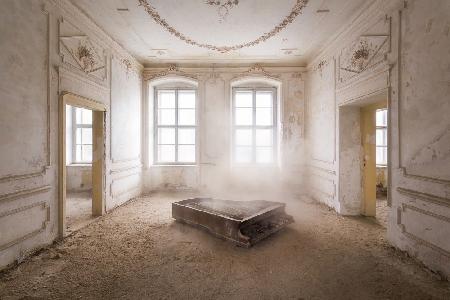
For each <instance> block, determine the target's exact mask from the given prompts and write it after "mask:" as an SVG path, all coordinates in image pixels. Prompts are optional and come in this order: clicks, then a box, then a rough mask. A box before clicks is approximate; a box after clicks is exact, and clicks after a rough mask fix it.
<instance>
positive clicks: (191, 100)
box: [178, 91, 195, 108]
mask: <svg viewBox="0 0 450 300" xmlns="http://www.w3.org/2000/svg"><path fill="white" fill-rule="evenodd" d="M178 107H179V108H195V91H179V92H178Z"/></svg>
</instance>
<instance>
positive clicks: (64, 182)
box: [58, 93, 106, 238]
mask: <svg viewBox="0 0 450 300" xmlns="http://www.w3.org/2000/svg"><path fill="white" fill-rule="evenodd" d="M105 112H106V107H105V105H104V104H102V103H99V102H96V101H94V100H91V99H87V98H84V97H81V96H77V95H74V94H71V93H63V94H62V96H61V100H60V107H59V128H60V133H59V134H60V140H59V148H60V151H59V154H60V161H59V163H60V168H59V178H60V182H59V193H60V197H59V199H60V201H59V222H58V223H59V226H58V231H59V237H60V238H63V237H65V236H66V235H67V234H70V233H71V232H73V231H76V230H78V229H79V228H81V227H83V226H84V225H86V224H88V223H90V220H91V219H92V218H93V217H97V216H101V215H103V214H104V212H105V179H104V178H105V146H104V145H105Z"/></svg>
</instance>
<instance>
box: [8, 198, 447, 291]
mask: <svg viewBox="0 0 450 300" xmlns="http://www.w3.org/2000/svg"><path fill="white" fill-rule="evenodd" d="M191 196H193V195H192V194H171V193H160V194H153V195H150V196H149V197H143V198H139V199H137V200H135V201H132V202H130V203H128V204H127V205H124V206H122V207H120V208H118V209H115V210H114V211H112V212H111V213H110V214H108V215H106V216H104V217H102V218H99V219H98V220H97V221H95V222H93V223H91V224H90V225H88V226H87V227H85V228H82V229H80V230H79V231H77V232H76V233H75V234H73V235H72V236H70V237H68V238H67V239H65V240H64V242H63V243H61V244H58V245H55V246H52V247H49V248H48V249H46V250H44V251H41V252H40V253H39V254H38V255H36V256H34V257H32V258H31V259H29V260H27V261H25V262H24V263H22V264H20V265H19V266H18V267H16V268H14V269H12V270H10V271H6V272H3V273H1V275H0V299H9V298H11V299H22V298H28V299H31V298H30V297H34V298H33V299H38V298H39V299H40V298H42V299H49V298H51V299H72V298H77V299H78V298H83V299H119V298H122V299H143V298H145V299H450V284H449V282H447V281H441V280H440V279H439V276H438V275H435V274H433V273H432V272H431V271H428V270H427V269H425V268H424V267H422V266H421V265H419V264H418V263H416V262H415V261H414V260H413V259H411V258H409V257H407V256H406V255H405V254H403V253H401V252H399V251H397V250H394V249H393V248H392V247H390V246H389V245H388V244H387V242H386V240H385V233H386V230H385V228H383V227H382V226H380V225H379V224H378V222H377V221H376V220H375V219H374V218H363V217H342V216H338V215H337V214H336V213H335V212H334V211H332V210H330V209H328V208H326V207H325V206H322V205H318V204H315V203H313V202H312V201H308V199H291V201H289V203H288V209H287V210H288V212H289V213H290V214H292V215H293V216H294V218H295V221H296V223H294V224H292V225H290V226H289V227H288V228H286V229H285V230H283V231H281V232H279V233H278V234H276V235H273V236H271V237H269V238H268V239H266V240H264V241H262V242H260V243H259V244H257V245H256V246H254V247H253V248H250V249H245V248H240V247H236V246H234V245H233V244H231V243H230V242H227V241H224V240H220V239H217V238H216V237H213V236H211V235H210V234H208V233H206V232H204V231H202V230H199V229H197V228H193V227H190V226H187V225H183V224H180V223H177V222H174V220H173V219H172V218H171V202H173V201H176V200H180V199H183V198H186V197H191ZM269 198H270V197H269ZM280 199H283V200H286V199H288V198H286V197H280V198H273V199H267V200H280ZM239 200H241V199H239Z"/></svg>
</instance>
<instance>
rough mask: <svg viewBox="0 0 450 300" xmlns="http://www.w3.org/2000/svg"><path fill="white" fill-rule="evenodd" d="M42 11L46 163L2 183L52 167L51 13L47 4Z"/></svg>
mask: <svg viewBox="0 0 450 300" xmlns="http://www.w3.org/2000/svg"><path fill="white" fill-rule="evenodd" d="M42 13H43V14H44V15H45V16H46V18H47V24H46V27H47V30H46V34H47V36H46V38H45V39H46V59H45V61H46V70H47V76H46V77H45V80H46V81H45V84H46V87H47V95H46V141H45V152H46V153H45V158H46V161H45V165H43V166H41V167H39V168H38V169H40V170H39V171H30V172H26V173H22V174H9V175H5V176H2V177H0V183H2V182H9V181H16V180H22V179H28V178H33V177H43V176H44V175H45V174H46V172H47V170H48V169H49V168H50V167H51V158H52V157H51V142H50V130H51V129H50V122H51V119H50V115H51V100H50V98H51V92H50V91H51V71H50V69H51V63H50V62H51V55H50V49H51V46H52V45H51V37H50V25H51V24H50V23H51V22H50V13H49V11H48V10H47V7H45V5H44V6H43V7H42Z"/></svg>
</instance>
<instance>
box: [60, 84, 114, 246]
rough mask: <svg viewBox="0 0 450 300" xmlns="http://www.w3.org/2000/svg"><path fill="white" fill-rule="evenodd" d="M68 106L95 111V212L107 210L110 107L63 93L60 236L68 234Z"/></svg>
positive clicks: (101, 213) (93, 158) (93, 201)
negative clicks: (108, 116) (106, 127)
mask: <svg viewBox="0 0 450 300" xmlns="http://www.w3.org/2000/svg"><path fill="white" fill-rule="evenodd" d="M66 105H71V106H75V107H80V108H86V109H89V110H92V145H93V146H92V152H93V153H92V215H93V216H101V215H103V214H104V213H105V211H106V209H105V195H106V192H105V190H106V189H105V186H106V185H105V181H106V180H105V174H106V171H105V170H106V167H105V161H106V159H105V158H106V152H105V151H106V149H105V145H106V134H105V124H106V123H105V120H106V106H105V104H103V103H100V102H98V101H95V100H92V99H89V98H85V97H82V96H79V95H76V94H73V93H70V92H62V93H61V96H60V101H59V111H58V115H59V116H58V123H59V124H58V125H59V126H58V127H59V141H58V148H59V168H58V175H59V176H58V178H59V182H58V186H59V201H58V237H59V238H64V237H65V236H66V185H67V178H66V176H67V174H66V173H67V171H66Z"/></svg>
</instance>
